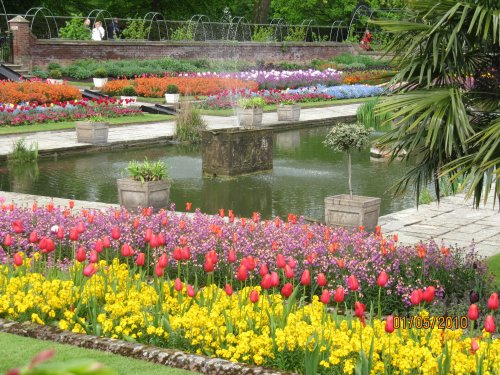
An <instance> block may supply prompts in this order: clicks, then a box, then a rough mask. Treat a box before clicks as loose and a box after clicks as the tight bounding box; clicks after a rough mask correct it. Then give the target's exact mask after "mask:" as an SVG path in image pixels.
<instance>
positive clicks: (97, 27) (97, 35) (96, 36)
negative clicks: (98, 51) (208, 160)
mask: <svg viewBox="0 0 500 375" xmlns="http://www.w3.org/2000/svg"><path fill="white" fill-rule="evenodd" d="M102 38H104V28H103V27H102V23H101V21H97V22H96V23H95V24H94V28H93V29H92V40H102Z"/></svg>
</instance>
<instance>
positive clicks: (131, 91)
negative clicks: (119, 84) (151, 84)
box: [121, 86, 136, 96]
mask: <svg viewBox="0 0 500 375" xmlns="http://www.w3.org/2000/svg"><path fill="white" fill-rule="evenodd" d="M121 94H122V95H123V96H135V94H136V93H135V88H134V86H125V87H124V88H123V89H122V92H121Z"/></svg>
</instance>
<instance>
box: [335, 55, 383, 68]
mask: <svg viewBox="0 0 500 375" xmlns="http://www.w3.org/2000/svg"><path fill="white" fill-rule="evenodd" d="M331 61H332V62H335V63H337V64H343V65H344V66H345V67H348V68H349V67H350V68H354V67H355V66H353V64H363V65H364V66H365V67H367V68H376V67H381V66H386V65H388V63H389V61H388V60H387V59H381V58H374V57H372V56H368V55H354V54H351V53H342V54H340V55H337V56H335V57H334V58H333V59H331Z"/></svg>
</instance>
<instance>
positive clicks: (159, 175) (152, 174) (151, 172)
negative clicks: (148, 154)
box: [127, 158, 168, 183]
mask: <svg viewBox="0 0 500 375" xmlns="http://www.w3.org/2000/svg"><path fill="white" fill-rule="evenodd" d="M127 170H128V173H129V176H130V177H132V179H134V180H136V181H141V182H142V183H144V182H145V181H160V180H164V179H166V178H168V170H167V166H166V164H165V163H164V162H162V161H161V160H159V161H157V162H156V163H153V162H150V161H149V160H148V159H147V158H146V159H145V160H144V162H142V163H139V162H138V161H136V160H132V161H131V162H129V163H128V167H127Z"/></svg>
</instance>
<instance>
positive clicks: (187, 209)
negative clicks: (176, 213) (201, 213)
mask: <svg viewBox="0 0 500 375" xmlns="http://www.w3.org/2000/svg"><path fill="white" fill-rule="evenodd" d="M192 205H193V203H191V202H186V211H191V206H192Z"/></svg>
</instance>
